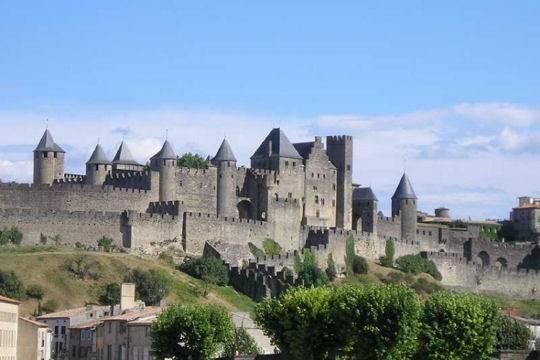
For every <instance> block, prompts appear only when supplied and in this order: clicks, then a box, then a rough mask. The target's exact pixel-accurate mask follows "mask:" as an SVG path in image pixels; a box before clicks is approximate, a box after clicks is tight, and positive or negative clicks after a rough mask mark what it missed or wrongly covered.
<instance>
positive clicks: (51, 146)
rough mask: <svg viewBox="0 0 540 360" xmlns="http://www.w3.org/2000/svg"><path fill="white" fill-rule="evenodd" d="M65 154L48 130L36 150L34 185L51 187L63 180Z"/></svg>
mask: <svg viewBox="0 0 540 360" xmlns="http://www.w3.org/2000/svg"><path fill="white" fill-rule="evenodd" d="M64 154H65V151H64V150H63V149H62V148H61V147H60V146H58V145H57V144H56V143H55V142H54V139H53V137H52V135H51V132H50V131H49V129H46V130H45V132H44V133H43V136H42V137H41V140H40V141H39V144H38V145H37V147H36V148H35V149H34V184H45V185H51V184H52V183H53V182H54V181H55V180H60V179H63V178H64Z"/></svg>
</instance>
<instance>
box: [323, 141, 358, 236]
mask: <svg viewBox="0 0 540 360" xmlns="http://www.w3.org/2000/svg"><path fill="white" fill-rule="evenodd" d="M326 153H327V154H328V158H329V159H330V161H331V162H332V164H334V166H335V167H336V171H337V184H336V227H338V228H343V229H352V191H353V188H352V172H353V138H352V136H349V135H340V136H327V137H326Z"/></svg>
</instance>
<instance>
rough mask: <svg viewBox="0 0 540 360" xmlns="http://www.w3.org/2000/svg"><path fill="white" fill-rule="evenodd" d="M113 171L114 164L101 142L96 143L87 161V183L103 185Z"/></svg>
mask: <svg viewBox="0 0 540 360" xmlns="http://www.w3.org/2000/svg"><path fill="white" fill-rule="evenodd" d="M111 171H112V164H111V162H110V161H109V160H108V159H107V156H106V155H105V152H104V151H103V148H102V147H101V145H100V144H97V145H96V148H95V149H94V152H92V155H91V156H90V159H88V161H87V162H86V183H87V184H90V185H95V186H101V185H103V184H104V183H105V180H106V179H107V175H109V174H110V173H111Z"/></svg>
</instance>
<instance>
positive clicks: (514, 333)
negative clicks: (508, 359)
mask: <svg viewBox="0 0 540 360" xmlns="http://www.w3.org/2000/svg"><path fill="white" fill-rule="evenodd" d="M531 337H532V336H531V331H530V330H529V328H527V327H526V326H525V325H524V324H523V323H521V322H519V321H517V320H514V319H512V318H510V317H508V316H503V317H502V319H501V323H500V326H499V328H498V329H497V349H501V350H524V349H527V345H528V344H527V343H528V341H529V339H531Z"/></svg>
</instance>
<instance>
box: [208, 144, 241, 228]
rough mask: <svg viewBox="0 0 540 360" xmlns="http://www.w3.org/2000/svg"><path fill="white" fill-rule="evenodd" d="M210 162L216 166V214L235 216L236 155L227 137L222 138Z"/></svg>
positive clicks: (236, 210)
mask: <svg viewBox="0 0 540 360" xmlns="http://www.w3.org/2000/svg"><path fill="white" fill-rule="evenodd" d="M211 162H212V164H213V165H214V166H215V167H217V176H218V178H217V215H218V216H227V217H235V218H237V217H238V209H237V207H236V157H235V156H234V153H233V152H232V149H231V146H230V145H229V142H228V141H227V139H223V142H222V143H221V146H220V147H219V150H218V152H217V153H216V156H214V158H213V159H212V160H211Z"/></svg>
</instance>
